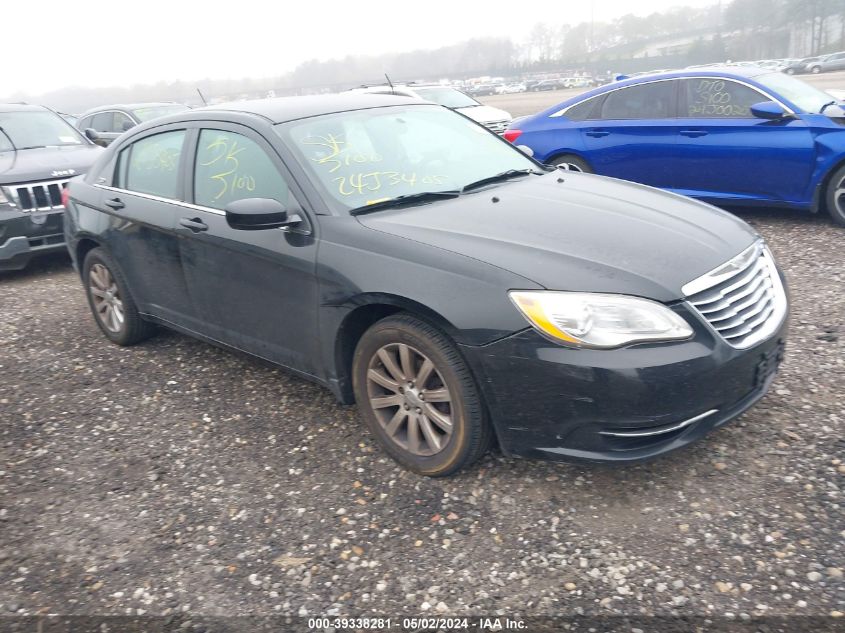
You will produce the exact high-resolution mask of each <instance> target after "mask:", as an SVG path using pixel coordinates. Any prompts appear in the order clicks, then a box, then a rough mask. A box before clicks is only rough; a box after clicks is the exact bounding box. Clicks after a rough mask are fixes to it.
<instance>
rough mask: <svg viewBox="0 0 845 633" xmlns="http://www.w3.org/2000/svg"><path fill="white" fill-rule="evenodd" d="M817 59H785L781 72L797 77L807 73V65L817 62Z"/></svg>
mask: <svg viewBox="0 0 845 633" xmlns="http://www.w3.org/2000/svg"><path fill="white" fill-rule="evenodd" d="M817 59H818V57H803V58H801V59H785V60H783V63H784V66H783V69H782V70H781V72H784V73H786V74H787V75H799V74H802V73H805V72H807V64H809V63H810V62H813V61H815V60H817Z"/></svg>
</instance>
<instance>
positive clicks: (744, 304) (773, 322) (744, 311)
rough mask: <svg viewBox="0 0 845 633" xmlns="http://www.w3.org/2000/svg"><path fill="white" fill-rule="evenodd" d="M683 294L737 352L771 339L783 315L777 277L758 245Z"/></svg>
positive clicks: (783, 299) (690, 285)
mask: <svg viewBox="0 0 845 633" xmlns="http://www.w3.org/2000/svg"><path fill="white" fill-rule="evenodd" d="M683 293H684V295H685V296H686V300H687V301H688V302H689V303H690V304H691V305H692V306H693V307H694V308H695V310H696V311H697V312H698V313H699V314H700V315H701V316H702V317H703V318H704V320H705V321H707V323H709V324H710V326H711V327H712V328H713V329H714V330H716V332H718V333H719V335H720V336H721V337H722V338H724V339H725V340H726V341H727V342H728V343H730V344H731V345H733V346H734V347H737V348H740V349H744V348H747V347H751V346H752V345H754V344H756V343H759V342H760V341H762V340H764V339H766V338H768V337H769V336H771V335H772V334H773V333H774V332H775V330H777V329H778V327H780V324H781V323H782V322H783V319H784V317H785V316H786V311H787V301H786V292H785V290H784V288H783V284H782V283H781V280H780V275H778V272H777V268H776V267H775V262H774V260H773V259H772V256H771V254H770V253H769V251H768V249H767V248H766V247H765V246H764V245H763V243H762V242H757V243H756V244H754V245H753V246H751V247H750V248H748V249H746V250H745V251H743V252H742V253H740V254H739V255H738V256H737V257H735V258H733V259H732V260H730V261H729V262H727V263H726V264H724V265H722V266H720V267H719V268H717V269H715V270H713V271H711V272H709V273H707V274H706V275H704V276H702V277H699V278H698V279H696V280H694V281H691V282H690V283H688V284H686V285H685V286H684V287H683Z"/></svg>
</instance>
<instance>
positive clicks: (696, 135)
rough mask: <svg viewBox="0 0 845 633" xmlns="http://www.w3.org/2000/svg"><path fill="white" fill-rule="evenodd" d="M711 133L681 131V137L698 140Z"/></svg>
mask: <svg viewBox="0 0 845 633" xmlns="http://www.w3.org/2000/svg"><path fill="white" fill-rule="evenodd" d="M708 134H709V132H705V131H704V130H681V131H680V135H681V136H689V137H690V138H698V137H699V136H707V135H708Z"/></svg>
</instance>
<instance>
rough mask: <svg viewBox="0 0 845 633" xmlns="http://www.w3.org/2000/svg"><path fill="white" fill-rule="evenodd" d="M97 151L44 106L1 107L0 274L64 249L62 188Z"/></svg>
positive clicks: (98, 149)
mask: <svg viewBox="0 0 845 633" xmlns="http://www.w3.org/2000/svg"><path fill="white" fill-rule="evenodd" d="M102 151H103V150H102V149H101V148H99V147H97V146H95V145H94V144H92V143H91V141H89V140H88V139H86V138H85V137H84V136H82V135H81V134H80V133H79V132H78V131H77V130H76V129H75V128H74V127H73V126H71V125H70V124H68V123H67V121H65V120H64V119H63V118H62V117H61V116H59V114H57V113H56V112H53V111H52V110H49V109H48V108H45V107H42V106H35V105H21V104H9V105H4V104H0V270H17V269H20V268H24V267H25V266H26V264H27V263H28V262H29V260H30V259H31V258H32V257H33V256H35V255H39V254H45V253H49V252H54V251H63V250H64V249H65V239H64V235H63V232H62V215H63V213H64V210H65V207H64V201H63V199H62V194H63V192H64V188H65V187H66V186H67V183H68V180H70V179H71V178H73V177H74V176H78V175H80V174H84V173H86V172H87V171H88V168H89V167H90V166H91V165H92V164H93V163H94V161H95V160H96V159H97V158H98V157H99V156H100V154H101V153H102Z"/></svg>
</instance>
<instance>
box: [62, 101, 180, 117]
mask: <svg viewBox="0 0 845 633" xmlns="http://www.w3.org/2000/svg"><path fill="white" fill-rule="evenodd" d="M169 105H182V104H181V103H177V102H176V101H150V102H147V103H113V104H111V105H102V106H97V107H96V108H91V109H90V110H86V111H85V112H83V113H82V114H80V115H79V116H80V117H85V116H88V115H89V114H96V113H97V112H106V111H108V110H135V109H138V108H155V107H158V106H169Z"/></svg>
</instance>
